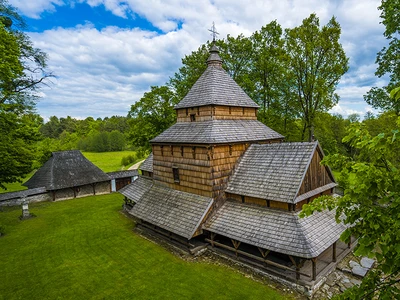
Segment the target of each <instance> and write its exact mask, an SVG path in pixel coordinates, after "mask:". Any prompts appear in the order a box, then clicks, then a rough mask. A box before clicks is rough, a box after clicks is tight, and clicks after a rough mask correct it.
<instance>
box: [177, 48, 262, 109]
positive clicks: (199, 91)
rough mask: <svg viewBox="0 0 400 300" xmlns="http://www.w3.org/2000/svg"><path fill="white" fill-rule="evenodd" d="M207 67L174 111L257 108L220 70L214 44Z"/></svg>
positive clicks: (218, 57)
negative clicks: (184, 109) (221, 106)
mask: <svg viewBox="0 0 400 300" xmlns="http://www.w3.org/2000/svg"><path fill="white" fill-rule="evenodd" d="M207 65H208V66H207V69H206V70H205V71H204V73H203V74H202V75H201V76H200V78H199V79H198V80H197V81H196V83H195V84H194V85H193V86H192V88H191V89H190V91H189V93H188V94H187V95H186V96H185V97H184V98H183V99H182V101H181V102H179V103H178V104H177V105H176V106H175V109H179V108H187V107H195V106H205V105H225V106H240V107H254V108H258V107H259V106H258V105H257V104H256V103H255V102H254V101H253V100H252V99H251V98H250V97H249V96H248V95H247V94H246V93H245V92H244V91H243V90H242V88H241V87H240V86H239V85H238V84H237V83H236V82H235V81H234V80H233V79H232V78H231V77H230V76H229V74H228V73H226V71H225V70H224V69H223V68H222V59H221V57H220V56H219V50H218V48H217V46H216V45H215V44H213V46H212V47H211V50H210V56H209V58H208V60H207Z"/></svg>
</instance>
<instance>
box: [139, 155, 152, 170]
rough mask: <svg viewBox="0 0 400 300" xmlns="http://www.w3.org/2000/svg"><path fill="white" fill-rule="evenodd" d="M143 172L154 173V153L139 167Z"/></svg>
mask: <svg viewBox="0 0 400 300" xmlns="http://www.w3.org/2000/svg"><path fill="white" fill-rule="evenodd" d="M139 169H140V170H142V171H147V172H153V152H151V153H150V155H149V156H148V157H147V158H146V160H145V161H144V162H142V164H141V165H140V167H139Z"/></svg>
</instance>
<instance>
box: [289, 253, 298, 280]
mask: <svg viewBox="0 0 400 300" xmlns="http://www.w3.org/2000/svg"><path fill="white" fill-rule="evenodd" d="M288 256H289V259H290V261H291V262H292V263H293V265H294V266H295V267H296V280H299V279H300V266H299V264H298V263H296V260H295V259H294V257H292V256H291V255H288Z"/></svg>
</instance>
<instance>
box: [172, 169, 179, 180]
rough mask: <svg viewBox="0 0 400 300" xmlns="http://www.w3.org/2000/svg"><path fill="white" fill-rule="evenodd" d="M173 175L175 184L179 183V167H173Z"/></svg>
mask: <svg viewBox="0 0 400 300" xmlns="http://www.w3.org/2000/svg"><path fill="white" fill-rule="evenodd" d="M172 173H173V174H174V182H176V183H179V182H180V180H179V169H178V168H177V167H172Z"/></svg>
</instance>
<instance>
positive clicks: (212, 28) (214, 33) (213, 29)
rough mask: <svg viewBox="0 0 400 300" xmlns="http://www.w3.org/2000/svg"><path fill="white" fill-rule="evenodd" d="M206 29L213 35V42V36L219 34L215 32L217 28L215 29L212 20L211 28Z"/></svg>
mask: <svg viewBox="0 0 400 300" xmlns="http://www.w3.org/2000/svg"><path fill="white" fill-rule="evenodd" d="M208 31H210V32H211V35H212V37H213V42H215V38H216V37H217V34H219V33H218V32H217V29H215V23H214V22H213V24H212V27H211V29H208Z"/></svg>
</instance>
